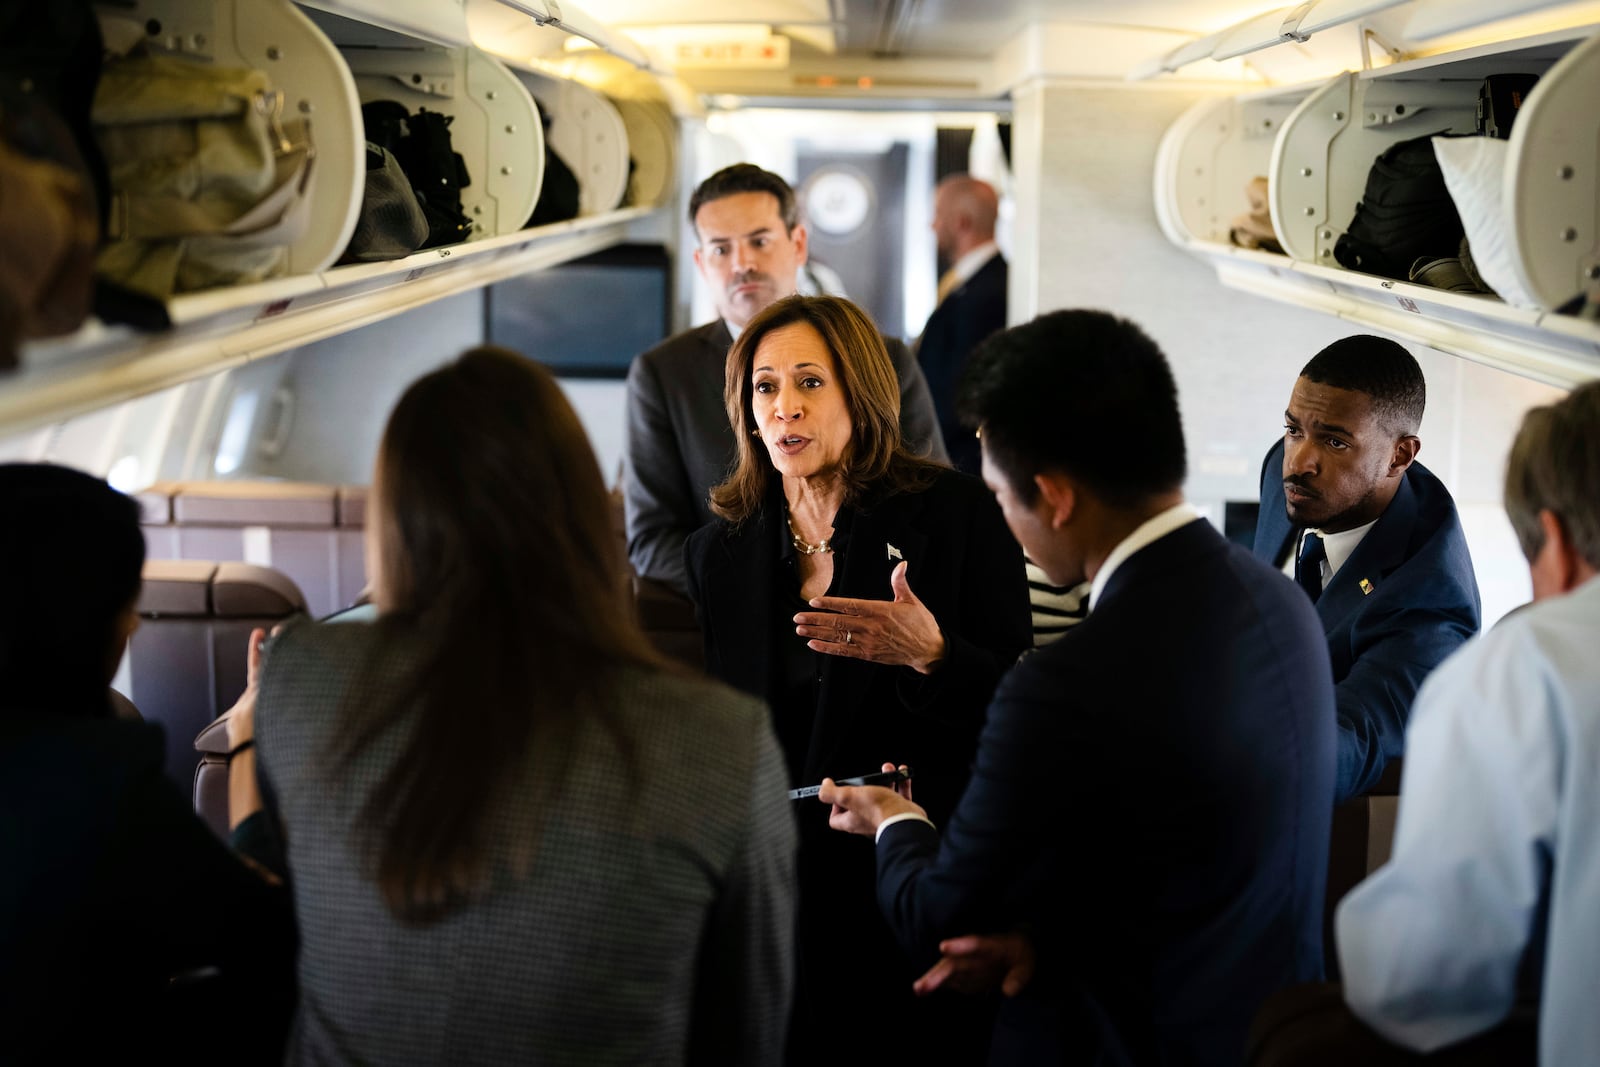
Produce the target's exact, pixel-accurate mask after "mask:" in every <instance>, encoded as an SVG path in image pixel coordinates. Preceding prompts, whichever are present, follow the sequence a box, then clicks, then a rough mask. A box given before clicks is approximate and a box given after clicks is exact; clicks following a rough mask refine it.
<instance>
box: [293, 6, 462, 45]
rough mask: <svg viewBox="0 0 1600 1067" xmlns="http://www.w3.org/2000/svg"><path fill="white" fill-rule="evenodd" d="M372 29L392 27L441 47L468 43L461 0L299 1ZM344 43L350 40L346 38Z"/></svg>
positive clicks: (398, 31) (397, 31) (393, 29)
mask: <svg viewBox="0 0 1600 1067" xmlns="http://www.w3.org/2000/svg"><path fill="white" fill-rule="evenodd" d="M300 3H301V4H302V5H304V6H305V7H310V8H316V9H318V10H321V11H327V12H329V13H331V14H334V15H339V16H342V17H343V18H345V19H348V20H349V21H351V22H353V23H356V24H358V25H363V26H370V27H372V28H373V29H374V30H379V29H385V30H392V31H394V32H395V33H402V34H405V35H406V36H407V37H413V38H416V39H417V40H421V41H427V42H429V43H431V44H436V45H440V46H443V47H451V46H455V45H463V44H467V43H468V37H467V16H466V8H465V6H464V3H463V0H300ZM346 43H352V42H350V41H349V40H348V39H347V41H346Z"/></svg>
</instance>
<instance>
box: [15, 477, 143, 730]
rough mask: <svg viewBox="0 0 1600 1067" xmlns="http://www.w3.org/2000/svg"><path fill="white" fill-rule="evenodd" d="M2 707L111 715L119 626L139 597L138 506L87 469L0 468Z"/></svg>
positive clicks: (139, 533)
mask: <svg viewBox="0 0 1600 1067" xmlns="http://www.w3.org/2000/svg"><path fill="white" fill-rule="evenodd" d="M0 500H4V501H5V506H6V518H5V521H4V522H0V560H4V566H5V568H6V574H5V577H4V579H0V708H7V709H12V710H17V711H33V712H60V713H64V714H74V715H109V714H110V705H109V704H108V703H107V700H108V698H107V695H106V683H107V682H109V681H110V676H109V675H110V670H111V669H112V668H113V667H114V666H115V663H116V660H115V656H116V653H117V649H116V648H115V647H114V642H115V640H116V636H117V623H118V620H119V618H120V617H121V616H122V614H123V612H125V611H126V610H127V609H128V608H129V607H131V606H132V605H133V603H134V600H135V598H137V597H138V595H139V580H140V573H141V571H142V570H143V569H144V535H143V534H142V533H141V532H140V531H139V505H138V504H136V503H135V502H134V501H133V500H132V499H130V498H129V497H127V496H124V495H123V494H121V493H119V492H117V491H116V490H115V489H113V488H111V486H109V485H107V484H106V483H105V482H104V481H102V480H101V479H99V478H96V477H94V476H92V475H89V474H85V473H83V472H82V471H76V470H72V469H70V468H67V467H58V466H53V465H51V464H46V463H6V464H0Z"/></svg>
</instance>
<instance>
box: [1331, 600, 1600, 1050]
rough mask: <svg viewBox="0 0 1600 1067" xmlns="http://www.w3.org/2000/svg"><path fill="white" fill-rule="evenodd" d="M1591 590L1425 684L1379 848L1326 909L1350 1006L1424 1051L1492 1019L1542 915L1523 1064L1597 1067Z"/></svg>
mask: <svg viewBox="0 0 1600 1067" xmlns="http://www.w3.org/2000/svg"><path fill="white" fill-rule="evenodd" d="M1597 648H1600V578H1594V579H1591V580H1589V581H1588V582H1586V583H1585V584H1584V585H1582V586H1580V587H1579V588H1577V589H1575V590H1573V591H1572V592H1571V593H1568V594H1567V595H1565V596H1558V597H1554V598H1551V599H1548V600H1542V601H1540V602H1539V603H1537V604H1534V605H1532V606H1531V607H1528V608H1525V609H1523V610H1521V611H1518V612H1516V613H1515V614H1513V615H1510V616H1507V617H1506V618H1505V619H1504V620H1502V621H1501V622H1500V624H1499V625H1498V626H1496V627H1495V628H1494V629H1493V630H1491V631H1489V632H1488V633H1486V634H1484V635H1483V636H1482V637H1481V638H1479V639H1477V640H1475V641H1472V642H1470V643H1468V644H1467V645H1466V646H1465V647H1463V648H1461V649H1460V650H1458V651H1457V652H1456V653H1455V654H1454V655H1452V656H1451V657H1450V658H1449V659H1447V660H1446V661H1445V662H1444V663H1443V664H1441V665H1440V666H1439V668H1438V669H1437V670H1436V671H1435V672H1434V673H1433V674H1432V675H1431V676H1430V677H1429V678H1428V680H1427V681H1426V682H1425V683H1424V684H1423V687H1422V690H1421V692H1420V693H1418V695H1417V701H1416V704H1415V705H1414V706H1413V709H1412V713H1411V727H1410V730H1409V732H1408V734H1407V736H1406V764H1405V771H1404V774H1403V778H1402V782H1401V790H1400V817H1399V823H1398V825H1397V827H1396V830H1395V839H1394V854H1393V856H1392V858H1391V859H1390V860H1389V862H1388V864H1387V865H1385V866H1384V867H1382V868H1380V869H1379V870H1378V871H1376V872H1375V873H1374V874H1373V875H1372V876H1371V877H1370V878H1368V879H1367V880H1366V881H1365V882H1363V883H1362V884H1361V885H1359V886H1357V887H1356V888H1355V889H1354V890H1353V891H1352V892H1351V893H1350V895H1349V896H1347V897H1346V898H1345V899H1344V901H1343V902H1342V903H1341V904H1340V905H1339V911H1338V915H1337V923H1336V926H1337V933H1338V939H1337V940H1338V946H1339V962H1340V966H1341V967H1342V968H1343V971H1344V983H1345V984H1344V992H1345V999H1346V1000H1347V1001H1348V1003H1349V1005H1350V1007H1351V1009H1352V1010H1353V1011H1354V1012H1355V1013H1356V1014H1357V1015H1359V1016H1360V1017H1361V1018H1362V1019H1364V1020H1366V1022H1368V1023H1369V1024H1370V1025H1371V1026H1372V1027H1373V1028H1374V1029H1376V1030H1378V1031H1379V1032H1380V1033H1382V1034H1383V1035H1384V1036H1386V1037H1388V1038H1389V1039H1391V1040H1393V1041H1396V1042H1398V1043H1400V1044H1402V1045H1406V1046H1408V1047H1410V1048H1414V1049H1419V1050H1422V1051H1428V1050H1431V1049H1435V1048H1438V1047H1440V1046H1441V1045H1445V1044H1448V1043H1450V1042H1453V1041H1457V1040H1460V1039H1462V1038H1465V1037H1468V1036H1470V1035H1472V1034H1474V1033H1477V1032H1479V1031H1481V1030H1485V1029H1487V1028H1489V1027H1491V1026H1493V1025H1494V1024H1496V1023H1498V1022H1499V1021H1500V1020H1501V1019H1503V1018H1504V1017H1505V1014H1506V1012H1507V1010H1508V1009H1509V1008H1510V1007H1511V1003H1512V1000H1513V997H1514V994H1515V983H1516V976H1517V972H1518V967H1519V965H1520V964H1521V961H1522V958H1523V954H1524V950H1525V949H1527V948H1528V947H1529V946H1528V942H1529V941H1530V940H1531V939H1532V938H1534V937H1536V936H1537V931H1538V929H1539V923H1538V917H1539V916H1540V915H1541V913H1544V912H1545V911H1546V909H1548V934H1547V935H1546V937H1545V939H1544V943H1543V944H1542V945H1537V944H1536V945H1533V946H1532V950H1533V953H1534V956H1535V958H1536V959H1537V958H1538V956H1539V953H1540V950H1541V949H1542V950H1543V969H1542V974H1541V979H1542V981H1541V985H1542V994H1541V1001H1540V1011H1539V1062H1540V1063H1541V1064H1545V1065H1549V1067H1557V1065H1560V1067H1566V1065H1569V1064H1580V1063H1583V1064H1593V1063H1600V1010H1596V1009H1597V1005H1596V1003H1595V992H1596V990H1600V906H1597V902H1600V822H1597V820H1596V817H1595V813H1596V812H1600V655H1596V653H1595V650H1596V649H1597Z"/></svg>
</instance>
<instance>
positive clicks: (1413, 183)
mask: <svg viewBox="0 0 1600 1067" xmlns="http://www.w3.org/2000/svg"><path fill="white" fill-rule="evenodd" d="M1438 136H1441V134H1440V133H1430V134H1426V135H1424V136H1422V137H1413V138H1411V139H1410V140H1407V141H1399V142H1396V143H1395V144H1392V145H1390V146H1389V148H1388V149H1387V150H1386V151H1385V152H1384V153H1383V155H1381V156H1379V157H1378V158H1377V159H1376V160H1375V161H1374V162H1373V164H1372V169H1371V170H1370V171H1368V172H1367V186H1366V190H1365V192H1363V193H1362V195H1361V202H1360V203H1359V204H1357V205H1356V214H1355V218H1353V219H1351V220H1350V226H1349V228H1348V229H1347V230H1346V231H1345V232H1344V233H1343V234H1342V235H1341V236H1340V237H1339V240H1338V241H1337V242H1336V243H1335V244H1334V248H1333V256H1334V258H1335V259H1337V260H1338V261H1339V265H1340V266H1343V267H1346V268H1348V269H1350V270H1359V271H1363V272H1365V273H1367V274H1377V275H1380V276H1382V277H1384V278H1395V279H1398V280H1400V281H1405V280H1407V274H1408V273H1409V271H1410V269H1411V266H1412V264H1413V263H1415V262H1416V261H1417V260H1418V259H1427V260H1434V259H1440V258H1446V257H1453V256H1456V255H1458V254H1459V250H1460V247H1461V238H1462V237H1463V236H1465V231H1464V230H1463V228H1462V225H1461V216H1460V215H1459V214H1458V213H1457V212H1456V205H1455V201H1453V200H1452V199H1451V198H1450V190H1449V189H1448V188H1446V187H1445V181H1444V172H1443V171H1442V170H1440V168H1439V160H1438V158H1437V157H1436V156H1435V155H1434V151H1433V139H1434V138H1435V137H1438Z"/></svg>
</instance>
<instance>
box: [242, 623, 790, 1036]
mask: <svg viewBox="0 0 1600 1067" xmlns="http://www.w3.org/2000/svg"><path fill="white" fill-rule="evenodd" d="M380 642H381V644H380ZM415 653H416V644H415V642H414V641H412V640H411V639H409V638H408V637H407V635H406V634H405V633H404V632H403V631H401V630H398V629H397V628H395V627H394V625H393V624H389V623H384V622H379V623H376V624H359V625H343V626H328V625H315V624H303V625H299V626H295V627H292V628H291V629H289V630H287V631H285V632H284V633H283V634H282V635H280V637H279V638H277V639H276V640H275V641H274V643H273V644H272V646H271V648H270V649H269V654H268V657H267V661H266V666H265V671H264V674H263V678H262V689H261V696H260V701H259V710H258V712H257V720H258V722H257V746H258V751H259V758H260V768H261V772H262V775H263V785H264V787H265V790H264V791H265V792H266V794H267V796H268V798H269V800H268V805H269V810H272V811H274V812H275V813H276V815H277V817H278V818H279V820H280V821H281V824H282V828H283V832H284V835H285V837H286V840H287V858H288V874H289V880H290V882H291V884H292V886H293V889H294V900H295V910H296V917H297V919H298V922H299V927H300V960H299V979H300V1004H299V1010H298V1013H297V1017H296V1020H295V1025H294V1032H293V1035H292V1036H291V1038H290V1052H289V1059H290V1061H291V1062H299V1063H357V1062H360V1063H384V1064H404V1063H417V1064H423V1063H426V1064H437V1063H496V1064H498V1063H541V1064H558V1063H559V1064H566V1063H570V1064H583V1065H591V1064H623V1063H626V1064H684V1063H717V1064H722V1063H740V1064H766V1063H775V1062H778V1061H779V1060H780V1059H781V1058H782V1054H783V1047H784V1027H785V1022H786V1019H787V1014H788V1009H789V1002H790V997H791V995H792V991H793V968H794V959H793V954H792V953H793V946H792V939H793V927H794V914H795V912H794V893H795V889H794V886H795V877H796V876H795V831H794V827H793V825H792V822H791V816H790V812H789V810H788V803H789V802H788V801H787V800H786V799H785V797H784V792H783V790H784V782H785V771H784V765H783V758H782V756H781V755H780V754H779V752H778V747H777V742H776V740H775V739H774V737H773V735H772V731H771V728H770V726H769V725H768V722H767V714H766V711H765V709H764V708H763V707H762V706H761V704H760V703H759V702H757V701H755V700H751V699H749V698H748V697H745V696H742V695H739V694H736V693H734V692H733V691H732V690H730V689H728V688H725V687H723V686H721V685H717V684H715V683H711V682H708V681H704V680H698V679H691V678H687V677H676V676H672V675H668V674H664V673H659V672H651V671H644V670H641V669H638V668H624V669H621V670H618V671H617V672H616V675H615V678H616V682H615V684H616V689H615V693H616V713H617V715H618V716H619V717H620V719H621V721H622V722H623V723H624V724H625V727H626V728H627V729H628V730H629V731H630V733H631V736H632V737H633V738H634V739H635V741H636V745H637V759H638V762H639V768H640V773H639V777H638V780H636V781H629V780H628V775H627V774H626V772H625V763H624V760H623V758H622V757H621V755H620V754H619V752H618V749H617V746H616V744H615V742H614V741H613V739H612V737H611V735H610V734H609V733H608V732H607V731H606V730H605V729H604V728H602V727H601V726H599V725H598V724H597V723H594V722H592V721H585V722H582V723H580V724H579V727H578V731H577V734H576V736H575V737H574V739H573V742H572V746H571V750H570V752H569V754H568V756H567V759H566V761H565V768H564V770H565V772H566V778H565V780H564V782H563V783H562V784H561V786H560V788H559V793H558V796H557V797H556V799H555V800H554V801H553V802H551V803H550V804H549V806H548V807H547V808H546V809H545V810H543V811H539V812H536V811H535V810H534V806H533V802H532V797H531V796H530V797H529V798H528V800H529V802H528V803H525V804H507V805H503V806H501V807H499V808H498V809H497V810H496V811H495V812H494V813H493V816H492V819H491V822H490V826H489V832H488V835H487V836H488V839H489V840H490V841H491V842H494V856H495V859H494V868H495V873H494V876H493V881H492V884H491V886H490V888H489V889H488V890H487V891H486V892H485V893H483V894H482V895H480V896H477V897H474V898H473V899H471V900H470V901H469V902H468V903H466V904H465V905H463V906H461V907H460V908H458V909H457V910H456V911H454V912H452V913H450V914H449V915H447V916H446V917H445V918H444V919H443V920H441V921H439V922H437V923H434V924H432V925H426V926H412V925H406V924H403V923H401V922H399V921H397V920H396V919H395V918H394V917H393V916H392V915H391V914H390V913H389V911H388V910H387V908H386V907H385V905H384V903H383V900H382V898H381V896H380V894H379V892H378V889H377V887H376V885H375V884H374V883H373V882H372V881H371V880H370V879H369V878H368V877H367V873H366V871H367V868H368V867H369V865H370V864H371V862H372V861H373V857H372V854H371V852H370V850H369V849H368V848H367V847H366V845H365V843H364V841H363V840H362V839H359V838H357V837H355V836H353V835H352V832H351V826H352V822H353V820H354V819H355V818H356V817H357V815H358V813H359V811H360V809H361V806H362V804H363V803H364V802H365V799H366V797H367V796H368V795H369V794H370V792H371V790H372V788H373V787H374V786H375V785H376V784H377V783H378V782H379V781H380V779H381V778H382V776H383V775H384V774H385V773H386V772H387V771H388V770H389V769H390V768H391V767H392V766H393V765H394V763H395V761H396V760H397V759H398V757H399V754H400V751H401V748H402V745H403V743H404V740H405V738H406V736H407V733H408V725H407V724H408V722H409V717H408V716H407V715H404V714H402V715H401V716H399V717H398V718H397V720H396V722H395V725H394V727H393V728H392V729H389V730H386V731H385V732H384V733H383V734H381V735H380V736H379V737H378V738H377V739H376V740H375V741H374V742H373V743H372V744H371V745H370V746H369V747H368V748H367V750H366V751H364V752H363V753H361V754H360V755H359V756H358V757H357V758H356V759H355V760H354V761H353V762H352V763H351V764H349V765H348V766H346V767H343V768H341V769H340V770H338V771H337V772H335V771H334V770H331V769H330V767H329V764H330V762H331V761H329V760H328V759H327V758H326V755H325V754H326V752H327V749H328V746H329V744H330V738H331V736H332V735H333V733H334V731H335V730H336V729H337V724H338V720H339V713H340V709H341V708H342V707H343V706H344V704H345V702H346V701H350V700H364V701H365V700H383V701H388V700H391V699H393V698H394V696H395V695H396V694H397V693H400V692H404V691H405V688H406V687H408V686H409V685H411V684H412V678H413V676H414V673H415V669H416V667H417V663H418V657H417V655H416V654H415ZM374 655H376V656H380V657H381V662H382V669H381V670H379V671H376V672H373V673H375V674H376V675H377V679H376V680H375V681H372V682H370V683H363V682H362V681H360V679H361V678H363V677H367V676H364V675H363V673H362V671H361V665H362V664H363V663H364V662H365V661H366V660H367V658H368V657H369V656H374ZM363 685H365V688H361V687H362V686H363ZM358 690H359V691H358ZM507 711H508V713H510V714H515V713H516V711H517V709H507ZM536 815H537V816H538V817H540V818H541V819H542V825H541V828H540V829H541V836H540V837H539V841H538V849H537V852H536V853H535V856H534V859H533V866H532V870H531V871H529V872H528V873H526V874H524V875H521V876H517V875H514V874H513V873H512V872H511V864H510V862H509V855H510V845H511V843H512V842H513V841H516V840H519V839H526V837H527V835H528V834H529V832H530V830H532V829H533V828H534V826H535V817H536Z"/></svg>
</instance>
